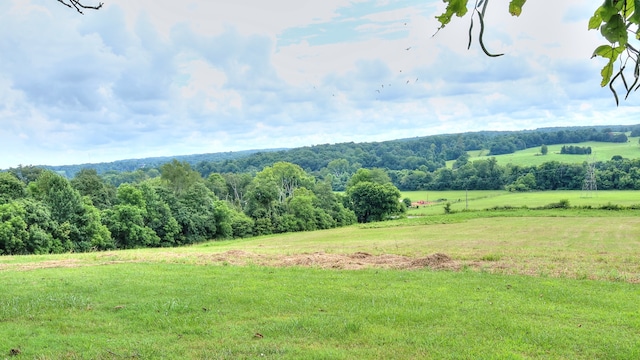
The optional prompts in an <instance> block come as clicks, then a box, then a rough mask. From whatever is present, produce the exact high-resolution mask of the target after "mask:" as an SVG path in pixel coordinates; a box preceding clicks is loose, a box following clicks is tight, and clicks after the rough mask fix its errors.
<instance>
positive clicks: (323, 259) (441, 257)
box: [209, 250, 460, 270]
mask: <svg viewBox="0 0 640 360" xmlns="http://www.w3.org/2000/svg"><path fill="white" fill-rule="evenodd" d="M209 259H210V260H212V261H214V262H226V263H229V264H238V265H242V264H243V263H244V264H247V263H253V264H257V265H264V266H276V267H288V266H303V267H315V268H321V269H347V270H357V269H365V268H386V269H419V268H425V267H428V268H432V269H450V270H457V269H459V268H460V265H459V264H458V263H457V262H456V261H454V260H452V259H451V258H450V257H449V256H447V255H445V254H433V255H429V256H427V257H424V258H418V259H416V258H412V257H408V256H402V255H394V254H381V255H372V254H369V253H366V252H356V253H352V254H331V253H325V252H315V253H304V254H293V255H271V256H267V255H260V254H253V253H248V252H245V251H237V250H236V251H227V252H224V253H220V254H216V256H215V257H210V258H209Z"/></svg>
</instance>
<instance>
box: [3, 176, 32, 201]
mask: <svg viewBox="0 0 640 360" xmlns="http://www.w3.org/2000/svg"><path fill="white" fill-rule="evenodd" d="M26 194H27V193H26V189H25V185H24V183H22V181H20V180H19V179H18V178H17V177H15V176H14V175H13V174H11V173H8V172H0V204H6V203H9V202H11V201H13V200H17V199H20V198H23V197H25V196H26Z"/></svg>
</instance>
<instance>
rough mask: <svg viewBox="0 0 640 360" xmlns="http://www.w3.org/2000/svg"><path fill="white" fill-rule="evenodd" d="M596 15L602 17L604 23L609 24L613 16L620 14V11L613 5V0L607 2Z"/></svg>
mask: <svg viewBox="0 0 640 360" xmlns="http://www.w3.org/2000/svg"><path fill="white" fill-rule="evenodd" d="M596 14H598V15H600V18H601V19H602V21H604V22H609V20H610V19H611V17H612V16H614V15H617V14H618V9H616V7H615V6H614V5H613V1H612V0H605V1H604V3H603V4H602V6H600V7H599V8H598V10H596Z"/></svg>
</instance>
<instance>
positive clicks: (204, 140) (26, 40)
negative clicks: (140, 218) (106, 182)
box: [0, 0, 638, 168]
mask: <svg viewBox="0 0 640 360" xmlns="http://www.w3.org/2000/svg"><path fill="white" fill-rule="evenodd" d="M443 6H444V4H442V3H437V4H436V3H431V4H430V3H425V2H424V1H418V0H410V1H393V0H389V1H378V2H365V1H355V2H354V1H348V0H331V1H323V2H317V1H316V2H300V1H294V0H277V1H272V2H258V1H255V0H239V1H233V2H225V1H220V0H218V1H204V0H190V1H182V2H176V1H165V0H162V1H157V0H156V1H151V0H140V1H125V0H109V1H108V2H107V3H106V4H105V6H104V7H103V9H101V10H99V11H87V12H86V13H85V15H79V14H77V13H75V12H74V11H72V10H70V9H67V8H66V7H64V6H62V5H60V4H59V3H57V2H56V1H54V0H20V1H18V0H13V1H8V2H0V23H2V24H3V26H2V27H1V28H0V52H1V53H2V54H3V56H2V57H0V97H1V98H2V100H3V101H2V103H1V104H0V121H1V122H2V124H3V126H2V127H1V128H0V144H1V145H0V151H2V152H3V156H1V157H0V168H4V167H9V166H16V165H18V164H20V163H22V164H70V163H82V162H98V161H110V160H116V159H122V158H134V157H145V156H158V155H180V154H189V153H203V152H216V151H235V150H244V149H256V148H269V147H295V146H304V145H311V144H320V143H335V142H342V141H379V140H388V139H395V138H402V137H414V136H419V135H429V134H435V133H452V132H463V131H469V130H516V129H521V128H535V127H540V126H555V125H588V124H602V123H634V122H637V120H636V119H635V117H634V114H636V113H637V110H638V109H637V105H635V104H637V102H634V101H633V100H630V101H628V102H626V103H623V104H622V106H620V108H616V107H615V104H614V102H613V99H612V96H611V94H610V93H609V92H608V90H607V89H602V88H600V86H599V82H600V79H599V69H600V68H601V67H602V66H603V63H602V62H601V61H598V60H590V59H589V57H590V55H591V52H592V51H593V48H595V46H597V45H598V44H599V42H598V41H599V40H598V33H597V32H595V31H591V32H587V31H586V22H587V20H588V17H589V16H590V12H585V11H584V8H585V7H584V4H583V3H582V2H580V1H578V0H568V1H565V2H561V3H556V4H555V5H554V11H553V12H549V11H548V9H547V7H548V4H547V5H545V4H543V3H542V2H527V4H526V5H525V8H524V12H523V15H522V16H521V17H520V18H517V19H514V18H512V17H511V16H510V15H508V13H507V11H506V9H507V2H505V1H503V2H492V3H491V4H490V9H489V13H488V15H487V29H486V31H485V42H486V44H487V46H488V47H489V48H490V50H491V51H495V52H505V53H506V55H505V56H503V57H501V58H488V57H486V56H484V54H482V52H481V50H480V49H479V46H478V44H477V42H474V43H473V45H472V47H471V50H467V49H466V46H467V36H468V25H469V23H468V20H469V18H468V16H467V17H466V18H464V19H454V21H453V22H452V23H451V24H450V25H448V26H447V27H446V28H445V29H443V30H442V31H440V32H439V33H438V34H437V35H436V36H435V37H431V35H432V34H433V33H434V32H435V30H436V29H437V27H438V24H437V22H436V20H435V18H434V16H435V15H436V14H437V12H438V10H442V8H443ZM545 6H547V7H545ZM593 6H594V7H595V6H596V5H593ZM478 28H479V27H478V24H477V22H476V27H475V29H476V30H478ZM475 34H476V35H475V36H477V32H475ZM406 49H409V50H406ZM632 96H633V95H632Z"/></svg>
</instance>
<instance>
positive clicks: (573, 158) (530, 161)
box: [447, 137, 640, 168]
mask: <svg viewBox="0 0 640 360" xmlns="http://www.w3.org/2000/svg"><path fill="white" fill-rule="evenodd" d="M638 139H639V138H637V137H633V138H632V137H630V138H629V141H628V142H626V143H607V142H594V141H588V142H582V143H571V144H558V145H547V149H548V153H547V155H540V147H539V146H538V147H533V148H529V149H524V150H519V151H516V152H514V153H513V154H504V155H495V156H487V154H488V151H487V150H479V151H469V152H468V153H469V156H470V158H469V160H470V161H474V160H481V159H488V158H490V157H495V158H496V160H497V161H498V164H500V165H506V164H509V163H511V164H513V165H520V166H538V165H540V164H542V163H545V162H549V161H558V162H561V163H569V164H580V163H582V162H584V161H587V160H588V159H589V155H567V154H560V149H561V148H562V146H563V145H573V146H580V147H588V146H590V147H591V150H592V152H593V154H592V155H593V157H594V158H595V160H596V161H607V160H611V158H612V157H613V156H615V155H620V156H622V157H623V158H628V159H636V158H639V157H640V144H638ZM454 162H455V160H451V161H448V162H447V166H448V167H449V168H451V166H452V165H453V163H454Z"/></svg>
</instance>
